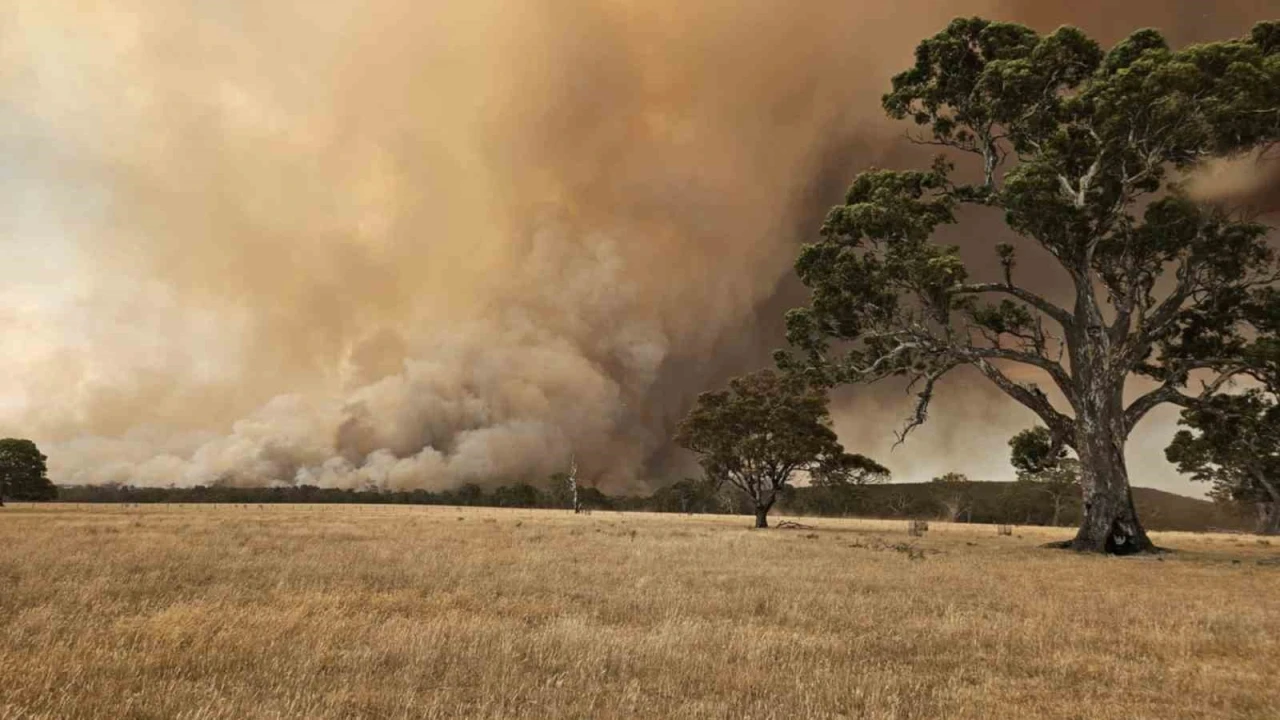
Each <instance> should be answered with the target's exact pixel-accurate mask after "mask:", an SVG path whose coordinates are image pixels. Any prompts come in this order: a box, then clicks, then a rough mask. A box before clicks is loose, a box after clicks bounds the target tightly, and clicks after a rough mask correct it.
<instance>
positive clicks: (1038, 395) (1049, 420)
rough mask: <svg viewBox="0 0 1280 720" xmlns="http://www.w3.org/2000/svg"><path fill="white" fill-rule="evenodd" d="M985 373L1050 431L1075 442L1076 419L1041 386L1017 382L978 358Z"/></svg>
mask: <svg viewBox="0 0 1280 720" xmlns="http://www.w3.org/2000/svg"><path fill="white" fill-rule="evenodd" d="M973 364H974V365H975V366H976V367H977V368H978V369H979V370H980V371H982V374H983V375H986V376H987V378H988V379H990V380H991V382H993V383H995V384H996V387H998V388H1000V389H1001V390H1003V391H1004V393H1005V394H1006V395H1008V396H1009V397H1011V398H1013V399H1014V400H1017V401H1018V402H1020V403H1022V404H1023V405H1024V406H1026V407H1027V408H1028V409H1029V410H1031V411H1032V412H1034V413H1035V414H1036V415H1038V416H1040V419H1041V420H1043V421H1044V423H1045V425H1048V426H1049V431H1050V432H1052V433H1055V434H1057V435H1058V436H1059V437H1061V438H1063V440H1064V442H1066V443H1067V444H1068V445H1072V444H1073V443H1074V440H1075V438H1074V433H1073V432H1072V427H1073V424H1074V422H1075V421H1074V420H1072V419H1071V418H1070V417H1068V416H1067V415H1064V414H1062V413H1060V412H1058V410H1057V409H1056V408H1054V407H1053V403H1051V402H1049V398H1048V397H1047V396H1046V395H1045V394H1044V392H1043V391H1041V390H1040V389H1039V388H1035V387H1028V386H1026V385H1023V384H1021V383H1016V382H1014V381H1013V380H1011V379H1010V378H1009V376H1008V375H1005V374H1004V373H1003V372H1001V371H1000V369H999V368H997V367H996V366H994V365H992V364H991V363H989V362H987V361H986V360H985V359H981V358H979V359H977V360H976V361H974V363H973Z"/></svg>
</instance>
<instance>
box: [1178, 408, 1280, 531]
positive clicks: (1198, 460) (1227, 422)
mask: <svg viewBox="0 0 1280 720" xmlns="http://www.w3.org/2000/svg"><path fill="white" fill-rule="evenodd" d="M1181 424H1182V425H1183V426H1185V428H1186V429H1183V430H1179V431H1178V433H1177V434H1176V435H1175V436H1174V438H1173V442H1172V443H1171V444H1170V445H1169V447H1168V448H1167V449H1166V450H1165V455H1166V456H1167V457H1168V458H1169V461H1170V462H1174V463H1177V465H1178V470H1179V471H1181V472H1184V473H1188V474H1190V475H1191V477H1192V479H1193V480H1197V481H1201V482H1208V483H1211V484H1212V486H1213V489H1212V491H1211V493H1210V494H1211V495H1212V496H1213V497H1214V498H1216V499H1218V500H1221V501H1225V502H1232V503H1240V504H1247V505H1254V506H1258V507H1259V510H1260V525H1261V527H1259V528H1258V529H1259V530H1260V531H1262V532H1267V533H1276V532H1280V404H1278V403H1277V401H1276V396H1275V395H1274V394H1272V393H1270V392H1268V391H1267V390H1265V389H1251V390H1248V391H1246V392H1243V393H1241V394H1238V395H1225V394H1224V395H1219V396H1217V397H1214V398H1212V399H1210V400H1209V401H1207V402H1205V403H1203V404H1201V405H1199V406H1197V407H1194V408H1189V409H1187V410H1185V411H1183V413H1182V419H1181Z"/></svg>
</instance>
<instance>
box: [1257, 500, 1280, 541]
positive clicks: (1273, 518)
mask: <svg viewBox="0 0 1280 720" xmlns="http://www.w3.org/2000/svg"><path fill="white" fill-rule="evenodd" d="M1258 534H1259V535H1280V503H1274V502H1262V503H1258Z"/></svg>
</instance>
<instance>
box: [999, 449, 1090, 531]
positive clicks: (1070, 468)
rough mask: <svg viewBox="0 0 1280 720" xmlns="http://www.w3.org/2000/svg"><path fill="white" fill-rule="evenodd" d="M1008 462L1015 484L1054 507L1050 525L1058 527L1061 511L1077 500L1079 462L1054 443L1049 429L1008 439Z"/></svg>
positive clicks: (1078, 491)
mask: <svg viewBox="0 0 1280 720" xmlns="http://www.w3.org/2000/svg"><path fill="white" fill-rule="evenodd" d="M1009 448H1010V462H1011V463H1012V464H1013V467H1014V469H1015V470H1017V471H1018V482H1021V483H1027V484H1028V485H1029V486H1032V487H1034V488H1035V489H1036V490H1038V491H1039V492H1040V493H1041V494H1043V495H1044V496H1045V497H1047V498H1048V499H1049V502H1050V503H1052V504H1053V518H1052V519H1051V520H1050V521H1049V523H1050V524H1051V525H1054V526H1057V525H1060V524H1061V520H1062V511H1063V509H1064V508H1066V507H1067V506H1068V505H1070V504H1071V501H1072V500H1073V499H1075V498H1077V497H1079V496H1080V461H1079V460H1076V459H1075V458H1072V457H1068V456H1067V449H1066V448H1065V447H1063V446H1062V445H1061V444H1058V443H1054V441H1053V436H1052V434H1050V432H1049V430H1048V428H1043V427H1034V428H1030V429H1027V430H1023V431H1022V432H1020V433H1018V434H1017V435H1014V436H1013V437H1012V438H1010V439H1009Z"/></svg>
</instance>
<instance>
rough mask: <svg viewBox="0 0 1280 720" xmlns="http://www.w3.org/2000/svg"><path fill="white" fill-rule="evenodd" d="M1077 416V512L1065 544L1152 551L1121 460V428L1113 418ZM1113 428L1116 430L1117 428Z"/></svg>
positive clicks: (1088, 549)
mask: <svg viewBox="0 0 1280 720" xmlns="http://www.w3.org/2000/svg"><path fill="white" fill-rule="evenodd" d="M1091 420H1094V419H1093V418H1087V417H1086V418H1081V421H1080V422H1078V425H1079V431H1078V434H1077V439H1076V443H1077V446H1076V451H1077V453H1078V454H1079V455H1080V466H1081V478H1080V481H1081V486H1082V488H1083V495H1084V497H1083V501H1084V504H1083V508H1082V511H1083V517H1082V518H1081V521H1080V530H1079V531H1078V532H1077V533H1076V537H1075V539H1074V540H1072V541H1071V542H1070V543H1069V544H1068V545H1067V546H1068V547H1070V548H1071V549H1073V550H1080V551H1084V552H1096V553H1110V554H1113V555H1132V554H1134V553H1144V552H1154V551H1155V550H1156V547H1155V545H1153V544H1152V543H1151V540H1150V538H1148V537H1147V531H1146V530H1144V529H1143V527H1142V523H1141V522H1139V521H1138V513H1137V512H1136V510H1135V509H1134V506H1133V493H1132V491H1131V490H1130V488H1129V471H1128V469H1127V468H1126V467H1125V460H1124V442H1123V438H1124V434H1125V433H1124V432H1123V431H1122V430H1120V427H1119V425H1118V423H1120V422H1123V416H1121V417H1120V418H1118V419H1117V420H1115V421H1114V422H1105V421H1104V422H1097V421H1093V422H1091ZM1118 430H1119V432H1117V431H1118Z"/></svg>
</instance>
